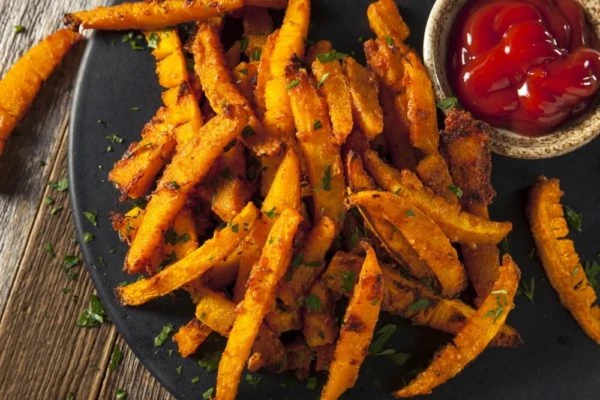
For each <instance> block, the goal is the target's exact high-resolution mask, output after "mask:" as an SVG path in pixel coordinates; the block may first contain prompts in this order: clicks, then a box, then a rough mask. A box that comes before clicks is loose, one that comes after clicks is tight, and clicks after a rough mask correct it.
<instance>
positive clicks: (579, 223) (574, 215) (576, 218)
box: [565, 206, 583, 232]
mask: <svg viewBox="0 0 600 400" xmlns="http://www.w3.org/2000/svg"><path fill="white" fill-rule="evenodd" d="M565 216H566V217H567V222H568V223H569V226H570V227H571V228H573V229H575V230H576V231H577V232H581V231H582V230H583V215H582V214H581V213H578V212H576V211H574V210H573V209H572V208H571V207H569V206H565Z"/></svg>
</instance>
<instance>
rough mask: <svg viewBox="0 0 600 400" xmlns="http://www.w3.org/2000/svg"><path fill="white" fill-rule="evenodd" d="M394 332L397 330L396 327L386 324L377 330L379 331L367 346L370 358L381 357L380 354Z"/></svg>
mask: <svg viewBox="0 0 600 400" xmlns="http://www.w3.org/2000/svg"><path fill="white" fill-rule="evenodd" d="M396 330H398V327H397V326H396V325H394V324H386V325H384V326H382V327H381V328H379V330H378V331H377V332H376V333H375V335H376V337H375V339H374V340H373V341H372V342H371V345H370V346H369V354H370V355H372V356H374V355H382V354H381V353H382V352H383V351H384V347H385V345H386V344H387V342H388V341H389V340H390V339H391V338H392V335H393V334H394V333H395V332H396Z"/></svg>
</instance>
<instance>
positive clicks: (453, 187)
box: [448, 184, 464, 199]
mask: <svg viewBox="0 0 600 400" xmlns="http://www.w3.org/2000/svg"><path fill="white" fill-rule="evenodd" d="M448 190H450V191H451V192H452V193H454V194H455V195H456V197H458V198H459V199H461V198H462V197H463V194H464V193H463V191H462V189H461V188H459V187H458V186H456V185H455V184H452V185H450V186H448Z"/></svg>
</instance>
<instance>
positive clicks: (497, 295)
mask: <svg viewBox="0 0 600 400" xmlns="http://www.w3.org/2000/svg"><path fill="white" fill-rule="evenodd" d="M520 276H521V272H520V271H519V268H518V267H517V265H516V264H515V263H514V262H513V260H512V259H511V258H510V256H509V255H505V256H504V257H503V262H502V266H500V268H499V270H498V279H497V280H496V282H494V286H493V287H492V291H491V292H490V294H489V295H488V297H486V298H485V300H484V301H483V303H481V307H479V309H478V310H477V312H476V313H475V314H474V315H473V316H471V317H470V318H469V319H468V320H467V322H466V323H465V325H464V326H463V327H462V329H461V330H460V331H459V332H458V334H457V335H456V337H454V339H453V340H452V342H451V343H449V344H448V345H446V346H445V347H444V348H443V349H442V350H440V351H439V352H438V353H437V354H436V355H435V357H434V359H433V361H432V362H431V364H429V366H428V367H427V369H425V371H423V372H421V373H419V374H418V375H417V376H416V377H415V378H414V379H413V381H412V382H410V383H409V384H408V385H407V386H405V387H404V388H402V389H400V390H399V391H397V392H395V393H394V395H395V396H397V397H412V396H416V395H423V394H428V393H431V391H432V390H433V389H434V388H435V387H437V386H439V385H441V384H443V383H445V382H446V381H448V380H449V379H452V378H453V377H455V376H456V375H457V374H458V373H459V372H460V371H462V370H463V369H464V368H465V367H466V366H467V364H468V363H470V362H471V361H473V360H474V359H475V358H477V356H479V355H480V354H481V353H482V352H483V351H484V350H485V348H486V347H487V346H488V344H489V343H490V341H491V340H492V339H493V338H494V336H496V335H497V334H498V332H499V331H500V329H501V327H502V325H503V324H504V321H506V317H507V316H508V313H509V312H510V310H511V309H512V308H513V307H514V304H513V301H514V297H515V294H516V292H517V287H518V285H519V279H520Z"/></svg>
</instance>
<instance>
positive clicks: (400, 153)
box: [379, 84, 417, 171]
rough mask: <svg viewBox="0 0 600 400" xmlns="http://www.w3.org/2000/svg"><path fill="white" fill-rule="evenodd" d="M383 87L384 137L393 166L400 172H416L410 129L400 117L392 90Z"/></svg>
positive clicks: (380, 96)
mask: <svg viewBox="0 0 600 400" xmlns="http://www.w3.org/2000/svg"><path fill="white" fill-rule="evenodd" d="M381 86H382V87H381V88H380V92H379V101H380V102H381V108H382V110H383V136H384V137H385V141H386V143H387V146H388V148H389V149H390V154H391V159H392V164H393V165H394V167H396V168H398V169H400V170H402V169H408V170H411V171H414V170H415V169H416V166H417V160H416V156H415V149H414V148H413V147H412V145H411V143H410V138H409V137H408V127H407V126H406V125H405V121H404V120H403V118H400V116H399V115H398V112H397V110H396V107H395V105H394V96H393V95H392V92H391V90H390V88H389V87H387V86H386V85H383V84H382V85H381Z"/></svg>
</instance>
